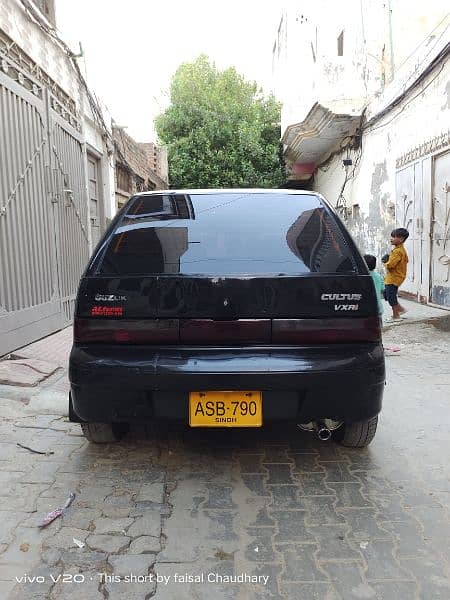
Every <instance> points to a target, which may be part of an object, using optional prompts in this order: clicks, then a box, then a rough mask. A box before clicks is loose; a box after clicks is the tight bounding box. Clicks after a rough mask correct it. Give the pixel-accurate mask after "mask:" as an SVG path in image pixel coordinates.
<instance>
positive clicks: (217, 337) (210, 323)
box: [180, 319, 270, 344]
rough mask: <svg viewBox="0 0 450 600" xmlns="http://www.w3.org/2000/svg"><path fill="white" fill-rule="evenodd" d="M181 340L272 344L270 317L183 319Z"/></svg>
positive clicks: (190, 341)
mask: <svg viewBox="0 0 450 600" xmlns="http://www.w3.org/2000/svg"><path fill="white" fill-rule="evenodd" d="M180 342H181V343H186V344H270V319H236V320H235V321H214V320H212V319H182V320H181V321H180Z"/></svg>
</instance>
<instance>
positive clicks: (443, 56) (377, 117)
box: [363, 42, 450, 131]
mask: <svg viewBox="0 0 450 600" xmlns="http://www.w3.org/2000/svg"><path fill="white" fill-rule="evenodd" d="M449 54H450V42H449V43H448V44H447V45H446V46H445V47H444V48H443V49H442V50H441V51H440V52H439V54H438V55H437V56H436V57H435V58H434V59H433V60H432V61H431V62H430V64H429V65H428V67H427V68H426V69H425V70H424V71H423V72H422V73H421V74H420V75H419V77H417V79H416V80H415V81H414V82H413V83H412V84H411V85H410V86H409V87H407V88H406V89H405V90H404V91H403V92H402V93H401V94H400V95H399V96H397V98H395V100H393V101H392V102H390V103H389V104H388V105H387V106H386V107H385V108H384V109H383V110H381V111H380V112H379V113H378V114H376V115H375V116H373V117H372V118H371V119H369V121H367V123H366V124H365V125H364V127H363V131H368V130H370V131H375V130H377V129H380V128H381V127H385V126H386V125H388V124H389V123H391V122H392V121H393V120H394V119H396V118H397V117H398V115H399V114H400V113H402V112H403V111H404V110H405V108H406V107H407V106H408V105H409V104H410V103H411V102H412V101H413V100H414V99H415V98H417V96H419V95H420V94H422V93H423V92H424V91H425V90H426V89H427V88H428V87H429V86H430V85H431V84H432V83H433V81H434V80H435V79H436V78H437V77H438V76H439V75H440V74H441V72H442V70H443V68H444V66H445V62H444V61H445V59H446V58H447V56H448V55H449ZM439 64H440V65H441V67H440V69H439V70H438V72H437V73H436V74H435V75H434V77H433V78H432V79H431V80H430V81H429V82H428V83H427V84H426V86H425V87H424V88H422V89H421V90H420V91H419V92H418V93H417V94H416V95H415V96H413V97H412V98H410V99H409V100H408V102H407V103H406V104H405V105H404V106H403V107H402V108H401V110H400V111H399V112H398V113H396V114H395V115H394V116H393V117H392V119H390V120H389V121H388V122H386V123H383V124H381V125H379V126H378V127H372V124H373V123H376V122H377V121H379V120H380V119H382V118H383V117H384V116H385V115H386V114H388V113H389V112H390V111H391V110H392V109H393V108H395V107H396V106H398V105H399V104H400V103H401V102H402V101H403V100H404V99H405V98H407V96H408V95H409V94H410V92H411V91H412V90H414V89H415V88H416V87H417V86H418V85H420V84H421V83H422V81H424V80H425V79H426V78H427V77H428V75H430V73H432V72H433V70H434V69H435V68H436V66H437V65H439Z"/></svg>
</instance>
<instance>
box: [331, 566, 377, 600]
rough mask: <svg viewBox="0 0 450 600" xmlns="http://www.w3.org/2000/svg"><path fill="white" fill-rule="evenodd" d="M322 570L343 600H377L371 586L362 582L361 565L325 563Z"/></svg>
mask: <svg viewBox="0 0 450 600" xmlns="http://www.w3.org/2000/svg"><path fill="white" fill-rule="evenodd" d="M322 569H323V571H325V572H326V573H327V574H328V576H329V577H330V579H331V581H332V583H333V586H334V588H335V589H336V591H337V592H338V593H339V594H340V596H341V598H343V599H345V600H347V599H348V600H362V599H370V598H373V599H374V600H377V595H376V592H375V590H374V588H373V586H372V585H370V584H369V583H367V581H365V580H364V577H363V574H362V571H363V569H362V564H358V563H357V562H327V563H323V564H322Z"/></svg>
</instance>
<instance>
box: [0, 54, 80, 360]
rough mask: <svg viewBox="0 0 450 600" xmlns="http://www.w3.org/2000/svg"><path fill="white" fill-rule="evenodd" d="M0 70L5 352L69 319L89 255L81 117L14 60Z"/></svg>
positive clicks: (1, 346) (0, 332)
mask: <svg viewBox="0 0 450 600" xmlns="http://www.w3.org/2000/svg"><path fill="white" fill-rule="evenodd" d="M2 69H3V72H0V356H2V355H4V354H6V353H8V352H11V351H12V350H15V349H17V348H20V347H21V346H24V345H26V344H28V343H30V342H32V341H34V340H36V339H39V338H41V337H43V336H45V335H48V334H50V333H53V332H54V331H57V330H58V329H61V328H62V327H64V326H66V325H68V324H69V323H70V321H71V319H72V314H73V307H74V299H75V294H76V289H77V285H78V281H79V278H80V275H81V273H82V271H83V268H84V266H85V264H86V262H87V260H88V256H89V229H88V226H89V218H88V197H87V187H86V183H87V178H86V156H85V154H84V147H83V144H82V137H81V133H80V129H81V127H80V125H79V122H78V121H77V120H76V119H75V118H74V115H73V114H70V115H69V114H68V113H67V111H66V110H65V109H64V106H63V105H62V104H61V103H60V102H59V101H58V99H57V98H56V97H55V96H54V95H53V90H50V89H48V88H46V86H45V84H41V83H40V82H39V81H38V80H36V79H34V78H33V77H31V76H30V75H29V74H27V73H25V72H23V71H22V70H21V69H20V68H19V67H18V66H17V65H16V64H15V63H14V61H12V60H10V59H9V58H8V59H6V58H3V59H2ZM71 102H72V103H73V101H71ZM68 121H70V123H69V122H68ZM77 128H78V129H77Z"/></svg>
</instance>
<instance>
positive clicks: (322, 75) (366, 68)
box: [273, 0, 448, 133]
mask: <svg viewBox="0 0 450 600" xmlns="http://www.w3.org/2000/svg"><path fill="white" fill-rule="evenodd" d="M446 15H447V21H446V19H445V17H446ZM447 25H448V2H447V1H446V0H433V2H429V3H428V4H427V5H426V8H425V5H424V4H423V3H420V2H411V1H409V0H391V1H390V2H389V1H388V0H346V2H345V3H342V2H330V1H329V0H315V2H313V3H310V2H306V1H300V2H299V1H298V0H285V3H284V9H283V10H282V15H281V16H280V27H279V30H278V34H277V37H276V39H275V43H274V50H273V78H274V79H273V81H274V84H273V88H274V93H275V95H276V96H277V98H278V99H279V100H281V101H282V102H283V111H282V128H281V129H282V133H284V130H285V128H286V126H287V125H290V124H292V123H298V122H301V121H303V120H304V118H305V116H306V114H307V113H308V112H309V110H310V108H311V106H312V105H313V104H314V102H316V101H318V102H320V103H321V104H323V105H325V106H327V107H328V108H331V109H332V110H334V111H335V112H347V113H352V112H355V111H358V110H361V109H362V108H363V107H364V106H366V105H367V103H368V102H369V101H372V100H373V99H374V98H376V97H379V96H381V95H382V94H384V90H385V88H386V86H387V85H388V84H389V83H390V82H391V81H392V80H393V79H396V80H397V82H398V86H397V88H396V87H395V86H391V93H392V94H396V93H397V89H398V87H401V86H402V85H403V84H404V82H405V81H407V80H408V78H409V77H411V76H412V77H414V76H417V74H418V71H419V70H420V66H421V65H423V64H426V59H427V57H429V56H430V54H431V53H433V52H434V53H435V54H436V53H437V52H438V51H439V48H441V47H443V45H444V44H445V43H446V41H448V36H447V39H446V26H447ZM341 34H343V55H342V56H338V42H337V40H338V37H339V36H340V35H341ZM386 99H387V97H386ZM373 109H374V111H375V112H376V111H377V110H378V107H377V106H376V105H375V104H374V105H373Z"/></svg>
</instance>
